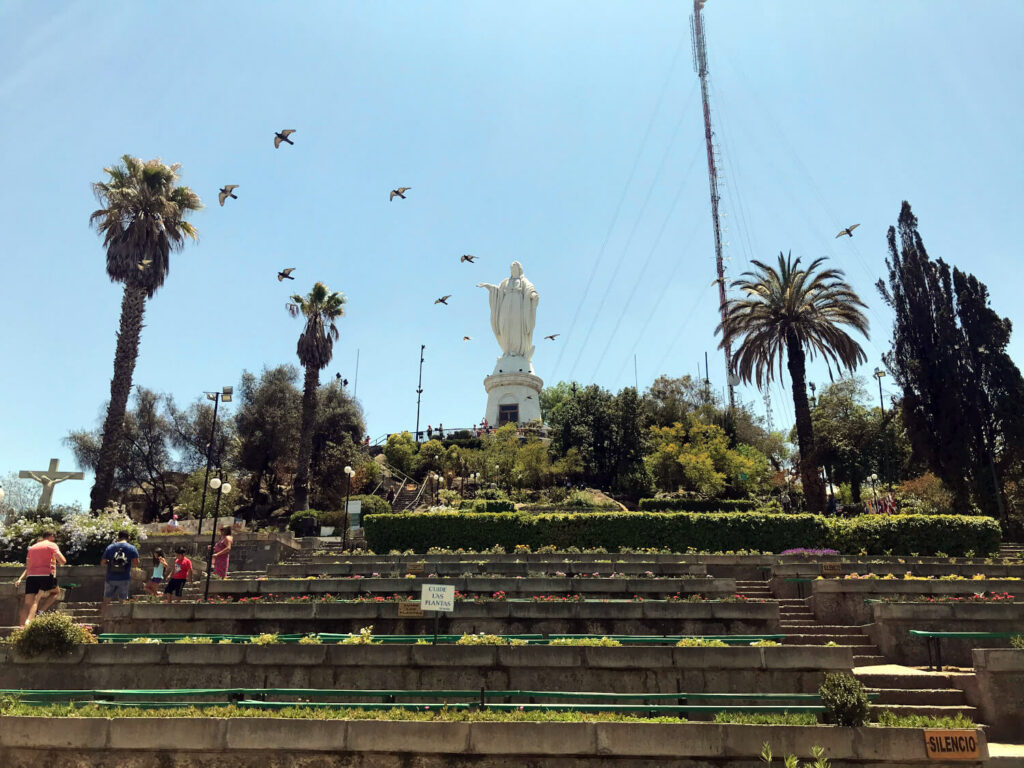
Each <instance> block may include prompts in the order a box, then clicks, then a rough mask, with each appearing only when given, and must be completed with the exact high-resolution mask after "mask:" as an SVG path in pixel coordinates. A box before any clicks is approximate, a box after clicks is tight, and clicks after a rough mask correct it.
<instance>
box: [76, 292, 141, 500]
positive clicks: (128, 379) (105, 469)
mask: <svg viewBox="0 0 1024 768" xmlns="http://www.w3.org/2000/svg"><path fill="white" fill-rule="evenodd" d="M145 313H146V289H145V288H139V287H137V286H132V285H126V286H125V287H124V296H123V298H122V299H121V325H120V328H119V329H118V332H117V350H116V351H115V352H114V377H113V378H112V379H111V380H110V403H109V404H108V405H107V417H106V419H104V421H103V438H102V442H101V443H100V454H99V458H98V459H97V461H96V482H95V483H94V484H93V486H92V492H91V493H90V497H89V507H90V508H91V509H92V510H93V511H94V512H100V511H102V510H103V509H104V507H106V506H107V502H108V501H110V493H111V490H112V489H113V486H114V470H115V469H116V468H117V459H118V455H119V454H120V453H121V437H122V435H123V433H124V412H125V409H126V408H127V407H128V395H130V394H131V391H132V375H133V374H134V373H135V361H136V360H138V358H139V338H140V336H141V335H142V318H143V315H144V314H145Z"/></svg>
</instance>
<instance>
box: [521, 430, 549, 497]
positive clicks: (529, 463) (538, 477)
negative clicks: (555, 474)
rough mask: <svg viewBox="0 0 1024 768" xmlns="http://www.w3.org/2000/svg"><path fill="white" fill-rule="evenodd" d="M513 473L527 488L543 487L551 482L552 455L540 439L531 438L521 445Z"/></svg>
mask: <svg viewBox="0 0 1024 768" xmlns="http://www.w3.org/2000/svg"><path fill="white" fill-rule="evenodd" d="M512 471H513V474H514V475H515V476H516V477H518V478H519V480H520V484H521V485H523V486H525V487H527V488H543V487H545V486H546V485H548V484H549V483H550V482H551V456H550V454H549V453H548V448H547V446H546V445H544V443H542V442H541V441H540V440H530V441H528V442H526V443H524V444H523V445H521V446H520V447H519V450H518V451H517V452H516V461H515V465H514V466H513V469H512Z"/></svg>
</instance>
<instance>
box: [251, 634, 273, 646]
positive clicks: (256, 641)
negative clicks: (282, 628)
mask: <svg viewBox="0 0 1024 768" xmlns="http://www.w3.org/2000/svg"><path fill="white" fill-rule="evenodd" d="M280 642H281V641H280V639H278V636H277V634H276V633H275V634H267V633H264V634H262V635H256V636H255V637H250V638H249V643H250V644H251V645H278V644H280Z"/></svg>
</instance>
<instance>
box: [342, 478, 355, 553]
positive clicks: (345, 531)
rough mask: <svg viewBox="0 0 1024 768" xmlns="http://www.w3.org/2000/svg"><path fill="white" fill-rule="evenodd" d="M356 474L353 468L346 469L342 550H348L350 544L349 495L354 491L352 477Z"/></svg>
mask: <svg viewBox="0 0 1024 768" xmlns="http://www.w3.org/2000/svg"><path fill="white" fill-rule="evenodd" d="M355 473H356V471H355V470H354V469H352V467H349V466H346V467H345V521H344V522H343V523H342V525H343V526H344V527H343V528H342V529H341V548H342V549H345V548H346V543H347V542H348V495H349V492H350V491H351V490H352V475H354V474H355Z"/></svg>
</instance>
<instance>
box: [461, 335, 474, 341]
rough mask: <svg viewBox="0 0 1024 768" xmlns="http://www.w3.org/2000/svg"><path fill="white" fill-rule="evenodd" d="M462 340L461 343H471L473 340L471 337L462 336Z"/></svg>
mask: <svg viewBox="0 0 1024 768" xmlns="http://www.w3.org/2000/svg"><path fill="white" fill-rule="evenodd" d="M462 340H463V341H472V340H473V337H472V336H463V337H462Z"/></svg>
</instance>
